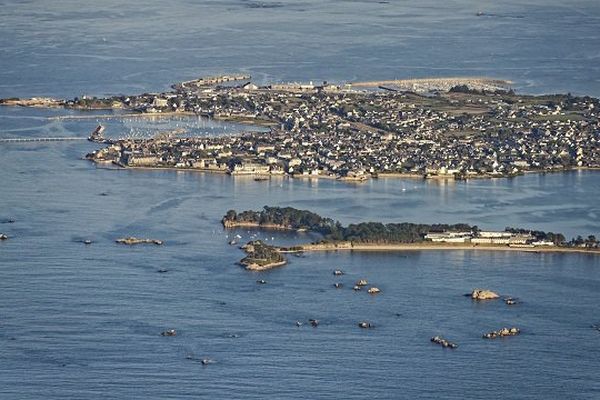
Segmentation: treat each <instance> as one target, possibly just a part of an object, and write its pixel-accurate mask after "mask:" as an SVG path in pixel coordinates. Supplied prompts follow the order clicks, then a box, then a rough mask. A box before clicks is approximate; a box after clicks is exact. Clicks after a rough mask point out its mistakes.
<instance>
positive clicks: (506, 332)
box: [483, 327, 521, 339]
mask: <svg viewBox="0 0 600 400" xmlns="http://www.w3.org/2000/svg"><path fill="white" fill-rule="evenodd" d="M519 333H521V331H520V330H519V328H514V327H513V328H502V329H499V330H497V331H491V332H488V333H485V334H484V335H483V338H484V339H496V338H499V337H506V336H516V335H518V334H519Z"/></svg>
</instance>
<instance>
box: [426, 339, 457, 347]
mask: <svg viewBox="0 0 600 400" xmlns="http://www.w3.org/2000/svg"><path fill="white" fill-rule="evenodd" d="M431 342H432V343H436V344H439V345H440V346H442V347H446V348H449V349H455V348H457V347H458V345H457V344H456V343H452V342H450V341H448V340H446V339H444V338H443V337H441V336H434V337H432V338H431Z"/></svg>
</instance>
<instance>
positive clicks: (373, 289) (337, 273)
mask: <svg viewBox="0 0 600 400" xmlns="http://www.w3.org/2000/svg"><path fill="white" fill-rule="evenodd" d="M333 275H334V276H342V275H344V271H342V270H341V269H336V270H335V271H333ZM368 285H369V282H368V281H367V280H366V279H359V280H358V281H356V283H355V284H354V286H353V287H352V290H354V291H359V290H362V289H363V288H364V287H366V286H368ZM333 287H334V288H336V289H341V288H343V287H344V285H343V284H342V283H340V282H336V283H334V284H333ZM367 293H369V294H377V293H381V289H379V288H378V287H377V286H371V287H370V288H368V289H367Z"/></svg>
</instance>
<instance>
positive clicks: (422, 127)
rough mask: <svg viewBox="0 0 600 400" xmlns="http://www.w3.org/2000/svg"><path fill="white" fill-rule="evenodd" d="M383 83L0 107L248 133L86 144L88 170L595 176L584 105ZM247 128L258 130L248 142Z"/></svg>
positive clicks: (200, 85) (360, 176) (228, 84)
mask: <svg viewBox="0 0 600 400" xmlns="http://www.w3.org/2000/svg"><path fill="white" fill-rule="evenodd" d="M237 82H240V83H239V84H237ZM395 82H396V81H382V82H374V83H371V84H369V83H368V82H366V83H360V84H356V85H352V84H345V85H335V84H330V83H327V82H323V83H322V84H313V83H307V84H296V83H294V84H272V85H268V86H257V85H255V84H254V83H252V82H251V81H250V77H249V76H246V75H240V76H235V75H234V76H222V77H211V78H201V79H198V80H193V81H188V82H183V83H179V84H175V85H173V86H172V88H173V90H172V91H170V92H165V93H154V94H149V93H146V94H142V95H138V96H116V97H109V98H102V99H98V98H88V97H82V98H75V99H73V100H64V101H58V100H54V99H37V101H34V99H28V100H21V99H5V100H2V101H0V104H4V105H23V106H44V105H46V106H48V107H56V106H62V107H67V108H76V109H102V108H108V109H119V110H127V111H130V112H135V113H139V114H140V115H163V116H168V115H180V116H183V115H198V116H201V117H206V118H213V119H215V120H223V121H234V122H241V123H245V124H248V125H250V126H249V131H247V132H243V133H240V134H235V135H221V136H209V137H198V136H189V135H185V133H182V132H176V133H171V134H166V135H156V136H155V137H151V138H135V139H132V138H129V139H127V138H125V139H107V138H105V137H104V136H103V135H102V133H101V132H100V133H98V132H95V133H94V135H92V136H91V137H90V139H92V140H94V141H97V142H102V143H104V144H106V147H104V148H102V149H99V150H97V151H94V152H92V153H90V154H88V156H87V158H88V159H90V160H92V161H94V162H99V163H100V162H112V163H115V164H118V165H120V166H123V167H132V168H136V167H137V168H142V167H152V168H176V169H189V170H200V171H211V172H222V173H229V174H232V175H259V176H262V175H286V176H292V177H313V178H335V179H343V180H356V181H361V180H365V179H368V178H372V177H385V176H403V177H418V178H450V179H470V178H486V177H510V176H515V175H519V174H522V173H526V172H533V171H535V172H551V171H562V170H569V169H596V168H600V120H599V118H598V115H599V112H600V111H599V110H600V101H599V100H598V99H596V98H591V97H574V96H571V95H570V94H564V95H544V96H530V95H517V94H515V93H514V92H513V91H512V90H510V89H509V87H508V86H507V84H504V85H503V83H502V81H498V80H484V79H479V80H474V79H466V78H465V79H459V78H456V79H453V80H441V79H438V80H435V79H433V80H415V81H414V82H413V83H412V84H409V83H407V81H397V82H396V83H397V85H396V86H395V85H394V83H395ZM378 83H379V85H377V84H378ZM370 86H371V87H370ZM372 86H376V87H372ZM361 88H362V89H361ZM365 88H366V89H365ZM448 88H449V89H448ZM409 89H410V90H409ZM252 125H254V126H259V125H260V126H263V127H264V126H266V127H269V130H268V131H267V132H256V131H252V129H251V128H252Z"/></svg>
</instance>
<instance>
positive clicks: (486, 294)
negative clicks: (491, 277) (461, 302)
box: [471, 289, 500, 300]
mask: <svg viewBox="0 0 600 400" xmlns="http://www.w3.org/2000/svg"><path fill="white" fill-rule="evenodd" d="M499 297H500V296H499V295H498V293H495V292H492V291H491V290H487V289H474V290H473V291H472V292H471V298H472V299H473V300H493V299H497V298H499Z"/></svg>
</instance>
